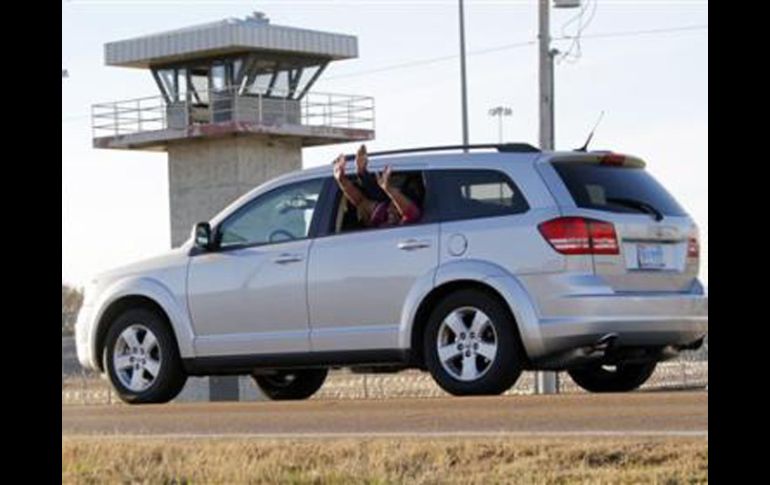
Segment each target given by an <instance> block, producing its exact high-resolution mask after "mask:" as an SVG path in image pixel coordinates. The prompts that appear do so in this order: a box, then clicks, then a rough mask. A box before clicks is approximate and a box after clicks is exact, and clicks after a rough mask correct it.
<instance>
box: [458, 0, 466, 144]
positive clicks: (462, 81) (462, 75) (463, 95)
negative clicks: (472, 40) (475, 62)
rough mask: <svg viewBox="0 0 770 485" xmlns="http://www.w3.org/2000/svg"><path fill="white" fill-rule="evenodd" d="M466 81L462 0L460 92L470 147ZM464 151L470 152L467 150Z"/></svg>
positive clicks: (464, 127)
mask: <svg viewBox="0 0 770 485" xmlns="http://www.w3.org/2000/svg"><path fill="white" fill-rule="evenodd" d="M465 81H466V80H465V8H464V6H463V0H460V90H461V98H462V109H463V146H468V90H467V86H466V82H465ZM463 150H464V151H466V152H467V151H468V149H467V148H465V149H463Z"/></svg>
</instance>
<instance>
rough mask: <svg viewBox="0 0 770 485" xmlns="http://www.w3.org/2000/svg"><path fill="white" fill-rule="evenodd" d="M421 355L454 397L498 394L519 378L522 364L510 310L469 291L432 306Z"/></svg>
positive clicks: (514, 324)
mask: <svg viewBox="0 0 770 485" xmlns="http://www.w3.org/2000/svg"><path fill="white" fill-rule="evenodd" d="M477 316H478V320H477ZM485 317H486V318H485ZM439 346H440V347H441V348H442V349H444V350H442V351H441V352H440V351H439ZM493 347H494V350H493ZM423 355H424V356H425V365H426V367H427V368H428V371H430V373H431V375H432V376H433V379H434V380H435V381H436V383H437V384H438V385H439V386H440V387H441V388H442V389H444V390H445V391H447V392H448V393H450V394H453V395H455V396H467V395H496V394H502V393H503V392H505V391H507V390H508V389H510V388H511V386H513V384H514V383H515V382H516V380H517V379H518V378H519V376H520V375H521V372H522V370H523V362H524V350H523V346H522V345H521V340H520V338H519V334H518V329H517V328H516V323H515V321H514V320H513V317H512V316H511V314H510V312H509V310H508V308H506V307H505V306H504V305H503V304H501V303H500V302H499V301H498V300H497V299H496V298H493V297H492V296H490V295H489V294H487V293H484V292H482V291H479V290H473V289H468V290H459V291H456V292H454V293H451V294H449V295H447V296H446V297H445V298H444V299H443V300H441V301H440V302H439V303H438V305H436V308H435V309H434V310H433V312H432V313H431V316H430V319H429V320H428V324H427V326H426V327H425V334H424V338H423ZM442 360H443V362H442Z"/></svg>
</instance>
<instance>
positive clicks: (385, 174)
mask: <svg viewBox="0 0 770 485" xmlns="http://www.w3.org/2000/svg"><path fill="white" fill-rule="evenodd" d="M390 174H391V167H390V165H386V166H385V170H383V171H382V172H380V173H379V174H377V184H378V185H379V186H380V188H381V189H382V190H384V191H385V192H387V191H388V189H389V188H390Z"/></svg>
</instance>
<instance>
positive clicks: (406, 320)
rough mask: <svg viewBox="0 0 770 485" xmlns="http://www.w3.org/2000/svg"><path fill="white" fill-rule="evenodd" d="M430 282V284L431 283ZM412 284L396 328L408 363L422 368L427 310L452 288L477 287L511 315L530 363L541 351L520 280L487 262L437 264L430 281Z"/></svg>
mask: <svg viewBox="0 0 770 485" xmlns="http://www.w3.org/2000/svg"><path fill="white" fill-rule="evenodd" d="M430 283H432V284H430ZM430 283H428V282H425V281H422V282H420V283H419V284H417V285H415V287H414V288H413V290H412V292H411V293H410V294H409V295H408V297H407V300H406V304H405V306H404V309H403V312H402V316H401V325H400V329H399V347H400V348H404V349H409V355H410V357H409V360H410V364H411V365H415V366H418V367H424V361H423V356H422V333H423V330H424V328H425V325H426V324H427V320H428V318H429V317H430V312H431V311H432V309H433V308H434V307H435V305H436V303H437V302H438V301H440V299H441V298H443V297H445V296H446V295H448V294H449V293H451V292H452V291H456V290H459V289H464V288H477V289H479V290H481V291H484V292H486V293H488V294H489V295H490V296H492V297H493V298H495V299H497V300H498V301H499V302H500V303H501V304H502V305H503V306H504V307H505V308H506V310H508V312H509V313H510V315H511V318H512V319H513V321H514V322H515V324H516V329H517V330H518V336H519V338H520V341H521V344H522V346H523V348H524V352H525V361H526V362H527V366H528V367H529V363H530V361H531V360H533V359H534V358H536V357H538V356H540V355H542V354H543V352H544V347H543V339H542V336H541V333H540V325H539V321H538V317H537V312H536V310H535V307H534V305H533V302H532V299H531V297H530V295H529V294H528V293H527V291H526V290H525V288H524V286H523V285H522V284H521V283H520V282H519V280H518V279H517V278H516V277H515V276H514V275H512V274H511V273H509V272H508V271H506V270H505V269H504V268H502V267H500V266H499V265H496V264H494V263H491V262H489V261H482V260H473V259H464V260H459V261H452V262H450V263H446V264H443V265H441V266H439V267H438V269H437V270H436V272H435V276H434V278H433V280H432V281H431V282H430Z"/></svg>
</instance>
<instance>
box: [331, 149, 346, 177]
mask: <svg viewBox="0 0 770 485" xmlns="http://www.w3.org/2000/svg"><path fill="white" fill-rule="evenodd" d="M332 173H333V174H334V180H337V181H339V180H341V179H342V178H344V177H345V155H343V154H342V153H340V155H339V156H338V157H337V159H336V160H335V161H334V168H333V172H332Z"/></svg>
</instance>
